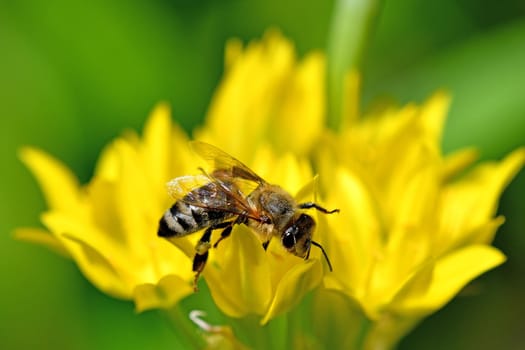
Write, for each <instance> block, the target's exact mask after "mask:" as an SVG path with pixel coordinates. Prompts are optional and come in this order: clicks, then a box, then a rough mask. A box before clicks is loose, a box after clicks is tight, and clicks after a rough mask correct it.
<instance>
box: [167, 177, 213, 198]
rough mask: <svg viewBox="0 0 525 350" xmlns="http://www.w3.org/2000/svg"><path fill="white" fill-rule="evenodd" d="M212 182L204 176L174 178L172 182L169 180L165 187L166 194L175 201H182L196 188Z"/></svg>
mask: <svg viewBox="0 0 525 350" xmlns="http://www.w3.org/2000/svg"><path fill="white" fill-rule="evenodd" d="M211 181H212V180H210V178H209V177H208V176H206V175H204V174H199V175H186V176H180V177H176V178H174V179H173V180H170V181H169V182H168V183H167V184H166V187H167V189H168V194H169V195H170V196H171V197H172V198H173V199H175V200H182V199H184V197H186V196H187V195H188V193H190V192H192V191H193V190H195V189H197V188H201V187H203V186H205V185H207V184H208V183H210V182H211Z"/></svg>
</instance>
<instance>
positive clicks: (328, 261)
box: [310, 241, 333, 272]
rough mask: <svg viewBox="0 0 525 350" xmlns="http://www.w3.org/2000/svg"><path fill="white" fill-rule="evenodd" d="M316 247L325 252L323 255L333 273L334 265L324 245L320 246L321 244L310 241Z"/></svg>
mask: <svg viewBox="0 0 525 350" xmlns="http://www.w3.org/2000/svg"><path fill="white" fill-rule="evenodd" d="M310 242H311V243H312V244H313V245H314V246H316V247H318V248H319V249H321V251H322V252H323V255H324V258H325V259H326V262H327V263H328V268H329V269H330V272H332V271H333V269H332V264H331V263H330V259H328V255H327V254H326V252H325V250H324V248H323V246H322V245H320V244H319V243H317V242H316V241H310Z"/></svg>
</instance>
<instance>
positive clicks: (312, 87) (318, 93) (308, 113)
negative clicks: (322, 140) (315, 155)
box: [268, 53, 326, 155]
mask: <svg viewBox="0 0 525 350" xmlns="http://www.w3.org/2000/svg"><path fill="white" fill-rule="evenodd" d="M324 68H325V62H324V56H323V55H322V54H321V53H314V54H310V55H308V56H307V57H306V58H305V59H304V60H303V61H302V62H301V63H300V64H299V66H298V67H297V69H296V70H295V71H294V72H293V73H292V74H291V75H292V76H291V77H290V80H289V82H288V87H287V88H286V91H284V92H283V96H282V97H281V100H282V102H281V103H280V105H279V106H278V107H277V110H276V111H275V113H274V116H273V118H272V123H271V125H270V130H269V131H268V136H269V138H270V139H272V140H274V142H275V144H276V146H277V149H279V150H286V151H292V152H293V153H295V154H298V155H300V154H305V153H307V152H309V151H310V150H311V149H312V147H313V146H314V145H315V144H316V143H317V140H318V139H319V136H320V133H321V130H322V129H323V123H324V118H325V103H326V102H325V94H324V83H325V76H324Z"/></svg>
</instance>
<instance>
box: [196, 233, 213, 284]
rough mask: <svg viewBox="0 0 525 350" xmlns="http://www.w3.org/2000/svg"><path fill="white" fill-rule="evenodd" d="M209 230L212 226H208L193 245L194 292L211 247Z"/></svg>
mask: <svg viewBox="0 0 525 350" xmlns="http://www.w3.org/2000/svg"><path fill="white" fill-rule="evenodd" d="M211 231H213V227H208V228H207V229H206V231H204V234H203V235H202V237H201V239H199V242H197V246H196V247H195V256H194V257H193V272H195V279H194V280H193V290H194V291H195V292H196V291H197V290H198V288H197V281H198V280H199V276H200V274H201V272H202V271H203V270H204V266H206V261H207V260H208V250H209V249H210V247H211V244H210V239H211Z"/></svg>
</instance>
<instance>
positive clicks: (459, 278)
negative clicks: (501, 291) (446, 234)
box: [392, 245, 505, 315]
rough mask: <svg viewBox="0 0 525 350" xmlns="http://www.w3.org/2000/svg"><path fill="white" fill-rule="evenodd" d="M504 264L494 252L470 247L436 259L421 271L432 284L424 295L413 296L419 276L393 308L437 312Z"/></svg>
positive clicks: (488, 247)
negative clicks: (485, 273) (474, 281)
mask: <svg viewBox="0 0 525 350" xmlns="http://www.w3.org/2000/svg"><path fill="white" fill-rule="evenodd" d="M504 261H505V256H504V255H503V254H502V253H501V252H500V251H499V250H497V249H496V248H493V247H490V246H486V245H472V246H469V247H466V248H463V249H460V250H457V251H454V252H453V253H451V254H449V255H447V256H444V257H443V258H441V259H439V260H438V261H437V262H436V263H435V266H434V268H433V269H428V268H424V269H422V270H421V274H426V275H429V274H430V275H431V276H430V278H431V283H430V284H429V285H428V288H426V290H425V291H424V292H422V291H419V292H417V293H413V291H412V288H417V286H416V285H417V281H418V280H420V279H421V278H422V277H423V278H424V279H426V278H427V277H424V276H421V275H419V274H416V275H414V278H413V279H412V280H411V281H409V282H408V283H407V285H406V286H405V288H403V290H402V291H401V292H400V293H399V294H398V296H397V297H396V300H395V302H394V304H393V306H392V308H393V309H394V310H397V311H399V312H403V313H407V314H414V315H418V314H419V315H421V314H426V313H429V312H432V311H434V310H437V309H439V308H441V307H443V305H445V304H446V303H447V302H448V301H449V300H450V299H452V298H453V297H454V296H455V295H456V294H457V293H458V292H459V291H460V290H461V288H463V287H464V286H465V285H466V284H467V283H468V282H470V281H471V280H472V279H474V278H476V277H477V276H479V275H481V274H482V273H484V272H485V271H487V270H490V269H492V268H494V267H496V266H498V265H500V264H502V263H503V262H504Z"/></svg>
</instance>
